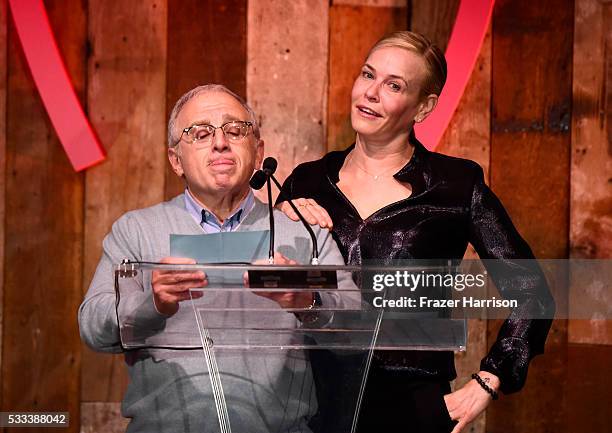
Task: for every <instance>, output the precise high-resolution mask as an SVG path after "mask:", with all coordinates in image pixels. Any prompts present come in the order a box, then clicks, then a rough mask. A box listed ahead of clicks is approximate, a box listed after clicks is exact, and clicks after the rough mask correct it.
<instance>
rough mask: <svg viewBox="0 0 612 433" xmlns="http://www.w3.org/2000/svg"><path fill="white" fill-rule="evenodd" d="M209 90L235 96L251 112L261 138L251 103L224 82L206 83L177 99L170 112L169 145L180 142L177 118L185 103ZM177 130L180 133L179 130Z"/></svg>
mask: <svg viewBox="0 0 612 433" xmlns="http://www.w3.org/2000/svg"><path fill="white" fill-rule="evenodd" d="M208 92H224V93H227V94H228V95H230V96H233V97H234V98H235V99H236V100H237V101H238V102H239V103H240V105H242V106H243V107H244V109H245V110H246V111H247V112H248V113H249V117H250V118H251V119H250V122H251V123H253V135H255V138H257V139H258V140H259V124H258V123H257V117H256V116H255V112H254V111H253V109H252V108H251V107H250V106H249V104H247V103H246V101H245V100H244V99H243V98H242V97H240V96H239V95H237V94H236V93H234V92H232V91H231V90H230V89H228V88H227V87H225V86H224V85H222V84H205V85H203V86H198V87H195V88H193V89H191V90H190V91H188V92H187V93H185V94H184V95H183V96H181V97H180V98H179V100H178V101H176V104H174V108H173V109H172V112H171V113H170V119H168V147H174V146H176V145H177V144H178V143H179V140H180V139H179V136H177V135H176V134H175V128H176V118H177V117H178V115H179V113H180V112H181V110H182V109H183V107H184V106H185V104H187V102H189V101H190V100H191V99H193V98H195V97H196V96H198V95H200V94H202V93H208ZM176 132H177V133H178V132H179V131H176Z"/></svg>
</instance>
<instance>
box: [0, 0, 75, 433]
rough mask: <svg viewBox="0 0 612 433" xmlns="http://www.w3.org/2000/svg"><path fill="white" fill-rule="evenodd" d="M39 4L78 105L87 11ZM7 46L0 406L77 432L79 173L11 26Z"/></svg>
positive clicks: (56, 2) (53, 0)
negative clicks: (63, 416)
mask: <svg viewBox="0 0 612 433" xmlns="http://www.w3.org/2000/svg"><path fill="white" fill-rule="evenodd" d="M45 5H46V7H47V11H48V15H49V19H50V21H51V24H52V26H53V27H54V29H55V36H56V40H57V43H58V46H59V48H60V51H61V53H62V55H63V57H64V59H65V63H66V67H67V70H68V74H69V76H70V78H71V80H72V82H73V83H74V86H75V89H76V91H77V94H78V95H79V97H80V98H81V100H83V97H84V95H85V82H86V69H85V59H86V54H85V47H86V37H87V36H86V35H87V33H86V32H87V26H86V24H87V10H86V9H85V7H84V4H83V2H81V1H78V0H76V1H72V0H71V1H63V0H50V1H46V2H45ZM67 16H69V17H70V25H64V23H65V20H66V17H67ZM8 40H9V47H8V61H7V65H8V81H7V92H6V98H7V108H6V111H7V129H6V137H7V139H6V142H7V145H6V160H5V163H6V166H7V167H10V170H9V171H8V172H6V174H5V179H4V180H5V188H6V198H5V200H6V201H5V203H6V211H5V212H6V215H5V225H4V228H5V250H4V257H3V260H4V268H5V269H11V272H6V273H5V275H4V316H3V320H4V323H3V328H4V329H3V332H4V338H3V353H2V357H3V359H2V378H3V381H2V404H3V408H10V410H22V411H32V410H34V411H36V410H56V411H69V412H70V414H71V416H72V418H73V420H76V422H73V423H71V425H70V428H69V429H68V431H71V432H78V430H79V423H78V419H79V385H80V381H79V373H80V369H81V366H80V359H81V350H80V340H79V334H78V329H77V328H76V326H75V321H74V320H73V318H74V317H75V311H76V310H77V308H78V306H79V303H80V301H81V296H82V292H81V284H82V257H83V228H84V227H83V226H84V224H83V208H84V197H83V175H82V174H78V173H75V172H74V170H73V169H72V167H71V165H70V163H69V162H68V159H67V157H66V154H65V152H64V150H63V148H62V147H61V145H60V143H59V141H58V139H57V137H56V135H55V132H54V131H53V128H52V126H51V124H50V122H49V119H48V117H47V114H46V112H45V109H44V108H43V106H42V104H41V101H40V99H39V97H38V94H37V92H36V89H35V88H34V85H33V82H32V78H31V76H30V73H29V70H28V68H27V66H26V63H25V59H24V56H23V54H22V52H21V47H20V46H19V42H18V40H17V35H16V32H15V28H14V26H13V25H12V24H9V31H8ZM59 246H61V247H59ZM67 318H72V320H67ZM15 348H19V349H18V350H15ZM28 430H29V431H35V429H25V430H24V431H28Z"/></svg>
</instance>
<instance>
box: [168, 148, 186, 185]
mask: <svg viewBox="0 0 612 433" xmlns="http://www.w3.org/2000/svg"><path fill="white" fill-rule="evenodd" d="M179 146H180V144H177V145H176V146H173V147H169V148H168V160H169V161H170V165H171V166H172V170H173V171H174V172H175V173H176V175H177V176H178V177H183V176H184V174H185V172H184V171H183V163H182V162H181V151H180V149H179Z"/></svg>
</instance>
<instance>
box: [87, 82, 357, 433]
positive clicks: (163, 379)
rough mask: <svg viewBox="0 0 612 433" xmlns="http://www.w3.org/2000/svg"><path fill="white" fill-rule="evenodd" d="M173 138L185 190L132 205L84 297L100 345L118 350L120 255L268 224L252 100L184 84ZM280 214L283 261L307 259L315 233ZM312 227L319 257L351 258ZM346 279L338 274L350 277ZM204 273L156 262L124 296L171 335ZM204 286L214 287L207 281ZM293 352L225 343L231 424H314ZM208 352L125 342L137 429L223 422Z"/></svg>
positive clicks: (129, 408)
mask: <svg viewBox="0 0 612 433" xmlns="http://www.w3.org/2000/svg"><path fill="white" fill-rule="evenodd" d="M168 145H169V147H168V158H169V160H170V164H171V165H172V168H173V170H174V172H175V173H176V174H177V175H178V176H181V177H182V178H183V179H184V180H185V183H186V190H185V192H184V194H181V195H179V196H177V197H175V198H174V199H172V200H170V201H168V202H164V203H160V204H158V205H155V206H152V207H150V208H147V209H140V210H136V211H132V212H128V213H127V214H125V215H123V216H122V217H121V218H119V220H117V221H116V222H115V223H114V225H113V228H112V231H111V232H110V233H109V234H108V235H107V236H106V238H105V239H104V243H103V254H102V258H101V260H100V263H99V264H98V268H97V270H96V273H95V276H94V278H93V281H92V283H91V285H90V287H89V290H88V292H87V294H86V296H85V300H84V301H83V303H82V305H81V307H80V309H79V326H80V331H81V337H82V339H83V340H84V341H85V342H86V343H87V344H88V345H89V346H90V347H91V348H92V349H94V350H97V351H102V352H121V343H120V338H119V331H118V323H117V312H116V310H115V300H116V298H115V292H114V286H113V269H114V265H115V264H118V263H120V262H121V261H122V260H123V259H130V260H135V261H154V262H159V261H161V262H165V263H184V264H188V263H195V261H194V260H192V259H189V258H178V257H169V256H170V243H169V237H170V235H171V234H204V233H208V234H210V233H217V232H230V231H235V232H240V231H254V230H266V229H268V211H267V207H266V206H265V205H264V204H263V203H261V202H260V201H258V200H257V199H256V198H255V197H254V195H253V192H252V191H251V189H250V187H249V179H250V177H251V175H252V173H253V171H254V170H255V169H256V168H257V167H259V166H260V164H261V161H262V158H263V154H264V143H263V140H261V139H260V137H259V128H258V125H257V119H256V117H255V115H254V113H253V111H252V110H251V109H250V108H249V107H248V105H247V104H246V103H245V102H244V101H243V100H242V99H241V98H240V97H239V96H237V95H236V94H234V93H233V92H231V91H230V90H228V89H227V88H225V87H223V86H220V85H206V86H200V87H197V88H195V89H193V90H191V91H189V92H188V93H186V94H185V95H183V96H182V97H181V98H180V99H179V101H178V102H177V103H176V105H175V107H174V109H173V111H172V113H171V115H170V120H169V123H168ZM160 175H161V174H160ZM275 219H276V246H277V251H280V253H279V252H277V253H276V255H275V263H277V264H292V263H302V264H307V263H308V259H309V256H310V240H309V238H308V234H307V232H306V230H305V229H304V227H303V226H302V225H301V224H299V223H296V222H293V221H290V220H289V219H288V218H286V217H285V216H284V215H283V214H281V213H280V212H277V213H276V214H275ZM313 228H314V229H315V233H316V235H317V238H318V242H319V246H320V260H321V263H323V264H342V263H343V260H342V256H341V254H340V252H339V250H338V248H337V246H336V244H335V243H334V241H333V240H332V238H331V235H330V234H329V232H328V231H327V230H321V229H320V228H318V227H313ZM281 253H282V254H281ZM143 278H144V277H143ZM340 278H341V279H342V277H340ZM347 280H348V279H344V280H343V281H341V284H344V283H347V284H349V283H348V282H347ZM207 284H208V281H207V276H206V275H204V273H202V272H178V273H177V272H168V271H165V272H163V271H154V272H153V273H152V275H151V276H150V277H149V278H148V279H144V282H143V289H144V290H141V291H136V292H135V293H132V294H130V296H129V297H128V296H126V298H125V299H124V298H123V295H122V299H121V302H120V308H121V309H122V310H121V311H122V312H123V313H126V314H127V315H128V316H129V317H130V323H131V324H132V326H134V329H135V330H136V331H138V330H140V331H144V332H149V333H153V334H155V333H157V334H158V335H160V336H162V337H163V336H165V335H167V336H168V339H169V340H168V341H171V336H172V331H173V330H175V326H177V325H176V322H177V320H176V319H177V317H179V316H180V315H181V314H183V315H187V314H191V315H193V313H192V312H190V311H189V309H187V308H185V307H186V306H184V305H182V304H181V302H183V301H185V300H187V299H190V294H189V290H190V288H195V287H205V286H206V285H207ZM200 293H203V296H204V297H206V296H207V293H206V291H205V290H204V291H202V292H200ZM266 296H268V297H270V298H271V299H272V300H273V301H276V302H277V303H278V304H280V306H281V307H295V308H306V309H309V308H312V307H314V306H315V304H317V303H321V304H322V305H324V306H330V307H338V306H340V305H341V303H342V302H341V300H340V297H339V296H336V295H330V294H329V293H322V294H321V295H320V296H313V295H312V294H311V293H300V294H299V295H295V294H285V295H282V296H280V295H277V296H272V295H270V294H267V295H266ZM260 299H262V300H265V301H268V302H269V300H268V299H263V298H260ZM282 314H283V319H282V320H283V321H286V322H287V323H288V324H290V323H291V322H297V321H298V320H299V319H298V316H297V315H294V314H292V313H289V312H282ZM261 320H265V318H264V317H262V319H261ZM315 320H319V319H318V318H316V317H315ZM194 326H195V325H194ZM298 326H299V325H298ZM296 352H298V351H275V352H273V353H267V354H264V353H259V352H257V351H250V352H249V351H245V352H228V353H219V354H217V362H218V365H219V369H220V370H221V382H222V384H223V389H224V392H225V397H226V399H227V405H228V411H229V418H230V422H231V423H232V425H231V426H232V429H233V431H238V432H244V431H249V432H262V433H263V432H266V433H267V432H271V431H274V432H285V431H286V432H289V431H290V432H309V431H310V430H309V429H308V427H307V422H308V420H309V418H310V417H311V416H312V415H313V414H314V413H315V412H316V410H317V407H316V398H315V390H314V385H313V381H312V376H311V372H310V368H309V365H308V362H307V361H306V359H305V357H304V356H303V353H302V352H298V353H296ZM202 358H203V355H202V350H201V349H200V350H191V351H189V350H172V349H167V348H164V349H161V348H147V349H139V350H136V351H133V352H130V353H129V354H126V362H127V363H128V370H129V374H130V384H129V387H128V390H127V394H126V395H125V397H124V400H123V404H122V413H123V415H124V416H126V417H128V418H131V422H130V425H129V427H128V432H147V433H152V432H165V431H168V432H217V431H220V429H219V421H218V420H217V411H216V408H215V405H214V401H213V391H212V387H211V383H210V378H209V376H208V370H207V368H206V365H205V363H204V361H203V359H202Z"/></svg>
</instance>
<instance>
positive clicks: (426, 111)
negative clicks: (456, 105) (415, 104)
mask: <svg viewBox="0 0 612 433" xmlns="http://www.w3.org/2000/svg"><path fill="white" fill-rule="evenodd" d="M436 105H438V95H434V94H433V93H432V94H430V95H427V97H426V98H425V99H424V100H423V102H421V103H420V104H419V109H418V111H417V114H416V116H414V121H415V122H416V123H420V122H422V121H423V120H425V119H427V116H429V115H430V114H431V112H432V111H433V110H434V108H436Z"/></svg>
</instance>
